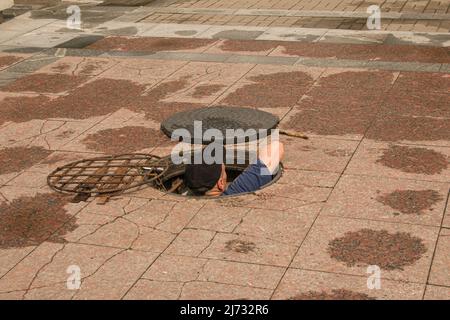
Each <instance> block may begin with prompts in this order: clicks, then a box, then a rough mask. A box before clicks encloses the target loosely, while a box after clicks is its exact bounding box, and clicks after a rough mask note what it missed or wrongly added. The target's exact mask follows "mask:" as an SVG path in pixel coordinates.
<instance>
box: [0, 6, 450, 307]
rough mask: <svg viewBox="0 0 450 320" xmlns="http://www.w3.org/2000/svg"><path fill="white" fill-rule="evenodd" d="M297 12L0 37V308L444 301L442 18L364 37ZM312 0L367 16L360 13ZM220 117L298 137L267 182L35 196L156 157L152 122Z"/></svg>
mask: <svg viewBox="0 0 450 320" xmlns="http://www.w3.org/2000/svg"><path fill="white" fill-rule="evenodd" d="M333 1H334V2H333ZM306 2H310V3H315V6H312V5H311V6H310V7H308V6H307V5H306V4H305V1H294V0H289V1H285V2H280V3H279V5H276V6H274V7H270V6H269V4H270V3H269V1H263V0H255V1H219V2H216V4H213V3H212V2H207V1H188V2H186V1H161V0H159V1H154V2H150V3H149V4H147V5H145V6H142V7H117V8H116V9H114V7H107V6H94V5H93V4H89V3H87V4H82V5H81V8H82V12H84V13H85V15H84V17H85V18H83V21H82V22H83V28H82V30H79V31H74V30H71V29H67V28H66V27H65V26H66V25H65V19H66V16H65V15H64V9H65V7H66V6H67V5H69V3H66V2H63V4H61V5H58V6H57V7H56V8H54V10H53V11H51V10H49V9H45V8H44V9H41V10H35V11H32V12H29V13H25V14H23V15H21V16H18V17H16V18H15V19H12V20H10V21H7V22H4V23H1V24H0V111H1V113H0V164H1V167H0V230H1V234H0V299H315V298H317V299H344V298H350V299H445V300H448V299H449V298H450V273H449V272H448V266H449V264H450V256H449V254H448V252H449V248H450V240H449V239H450V237H449V236H450V231H449V230H450V203H449V191H450V99H449V93H450V51H449V45H450V36H449V34H448V21H450V17H449V12H448V7H445V5H443V2H440V3H437V4H436V3H435V2H433V1H430V3H429V4H428V6H427V7H426V8H425V7H420V6H411V5H410V4H409V2H410V1H406V2H407V5H405V6H402V7H398V6H395V5H392V6H388V3H387V2H386V3H384V4H383V5H384V6H386V9H388V8H389V14H388V18H389V21H388V23H387V26H386V27H385V28H383V30H380V31H375V30H372V31H368V30H364V28H363V26H360V22H358V21H350V22H349V21H344V22H343V21H340V22H339V27H337V26H336V25H335V24H336V21H334V22H333V23H330V21H329V18H330V17H331V16H330V14H331V13H332V12H333V9H330V7H329V6H325V7H322V6H321V5H324V4H323V3H322V4H320V1H312V2H311V1H306ZM375 2H376V1H375ZM380 2H382V1H380ZM326 3H330V4H333V3H334V4H336V5H335V7H334V8H335V9H334V12H335V13H337V12H339V14H340V16H341V17H343V18H346V19H350V18H351V19H354V20H355V19H356V20H357V19H362V18H363V17H364V14H365V13H364V12H365V9H364V8H365V7H364V5H365V4H366V2H364V1H362V2H361V3H358V5H355V4H352V1H347V0H342V1H337V0H329V1H327V2H326ZM268 6H269V7H268ZM433 8H434V9H433ZM288 9H291V11H292V12H291V15H292V16H295V15H297V16H298V17H297V20H299V19H300V18H299V17H306V18H308V19H309V20H307V19H306V20H305V19H303V18H302V19H300V20H301V21H300V20H299V22H293V23H291V22H292V20H289V19H286V15H287V14H288V12H286V11H289V10H288ZM208 10H209V11H208ZM276 10H277V11H276ZM430 10H434V12H430ZM275 11H276V12H275ZM294 11H295V12H294ZM402 15H403V16H402ZM408 15H409V16H408ZM269 16H271V17H273V19H272V18H270V19H268V18H267V17H269ZM224 17H225V18H224ZM402 17H403V18H402ZM405 17H407V19H410V20H411V19H412V20H414V21H415V20H417V23H415V24H413V25H414V27H411V23H410V22H408V21H404V20H405V19H406V18H405ZM229 18H230V19H229ZM313 18H314V19H316V20H317V19H319V18H320V19H319V20H320V21H319V20H317V21H316V20H314V19H313ZM424 19H428V20H427V21H429V22H432V23H429V24H427V23H422V22H423V20H424ZM297 20H296V21H297ZM313 20H314V21H313ZM391 20H393V21H394V22H392V21H391ZM269 21H272V22H270V23H269ZM436 21H438V22H439V23H435V22H436ZM313 22H314V23H313ZM399 25H400V26H401V25H403V26H409V27H408V28H406V29H402V28H400V27H398V26H399ZM354 26H356V27H358V26H359V29H358V28H356V27H355V28H353V27H354ZM220 104H226V105H230V106H239V107H249V108H256V109H259V110H263V111H267V112H270V113H273V114H275V115H277V116H278V117H280V119H281V122H280V125H279V126H280V128H283V129H293V130H300V131H302V132H305V133H306V134H307V135H308V136H309V139H308V140H302V139H298V138H295V137H286V136H282V137H281V139H282V141H283V142H284V144H285V149H286V155H285V159H284V161H283V165H284V168H285V170H284V172H283V174H282V176H281V178H280V179H279V180H278V181H277V182H276V183H274V184H272V185H270V186H268V187H267V188H264V189H262V190H260V191H258V192H256V193H253V194H246V195H243V196H239V197H231V198H224V199H192V198H185V197H179V196H174V195H170V194H166V193H163V192H160V191H158V190H156V189H153V188H151V187H145V188H140V189H139V190H135V191H132V192H127V193H124V194H121V195H119V196H115V197H112V198H111V199H110V200H109V202H107V203H105V204H101V203H99V201H97V199H92V198H91V199H88V200H87V201H86V202H83V201H81V202H79V203H72V202H71V198H72V197H71V196H67V195H59V194H57V193H55V192H54V191H53V190H51V189H50V188H49V187H48V186H47V175H48V174H49V173H50V172H52V171H53V170H54V169H56V168H57V167H60V166H62V165H64V164H67V163H69V162H72V161H76V160H80V159H84V158H92V157H96V156H99V155H104V154H111V153H115V154H119V153H129V152H136V153H151V154H155V155H160V156H163V155H168V154H169V153H170V150H171V148H172V147H173V146H174V143H173V142H171V141H170V139H169V138H167V137H166V136H164V135H163V134H161V133H160V131H159V128H160V123H161V121H162V120H163V119H165V118H166V117H168V116H170V115H172V114H174V113H176V112H179V111H185V110H193V109H196V108H204V107H210V106H214V105H220ZM370 265H378V266H380V276H381V288H380V289H369V288H368V287H367V279H368V276H369V275H368V273H367V270H368V269H367V268H368V266H370ZM73 266H76V267H77V268H79V270H80V277H81V287H80V288H79V289H76V290H71V289H70V288H69V287H70V284H71V282H70V281H72V280H73V278H72V277H71V276H72V275H73V274H72V273H71V272H72V271H71V270H73ZM71 279H72V280H71ZM68 285H69V287H68Z"/></svg>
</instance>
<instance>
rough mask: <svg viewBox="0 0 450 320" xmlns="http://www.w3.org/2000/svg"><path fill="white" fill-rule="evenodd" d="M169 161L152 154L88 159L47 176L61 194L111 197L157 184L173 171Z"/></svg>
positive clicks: (67, 165) (48, 181) (73, 163)
mask: <svg viewBox="0 0 450 320" xmlns="http://www.w3.org/2000/svg"><path fill="white" fill-rule="evenodd" d="M169 165H170V157H169V158H167V157H166V158H159V157H156V156H152V155H148V154H121V155H114V156H105V157H98V158H91V159H84V160H79V161H75V162H72V163H69V164H66V165H64V166H62V167H59V168H57V169H56V170H55V171H53V172H52V173H50V174H49V175H48V177H47V183H48V185H49V186H50V187H51V188H52V189H54V190H56V191H59V192H69V193H77V194H90V195H95V194H98V195H100V194H107V193H116V192H122V191H125V190H128V189H131V188H135V187H138V186H140V185H143V184H146V183H150V182H154V181H155V180H157V179H159V178H160V177H161V176H162V175H163V174H164V173H165V172H166V171H167V169H168V168H169Z"/></svg>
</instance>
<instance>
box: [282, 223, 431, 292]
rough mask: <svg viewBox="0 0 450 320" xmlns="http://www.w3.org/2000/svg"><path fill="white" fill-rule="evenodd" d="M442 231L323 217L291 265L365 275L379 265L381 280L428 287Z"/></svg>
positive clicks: (315, 225)
mask: <svg viewBox="0 0 450 320" xmlns="http://www.w3.org/2000/svg"><path fill="white" fill-rule="evenodd" d="M438 231H439V228H437V227H428V226H417V225H406V224H397V223H386V222H377V221H369V220H360V219H344V218H336V217H325V216H320V217H319V218H318V219H317V220H316V222H315V223H314V226H313V228H312V229H311V231H310V232H309V234H308V236H307V238H306V239H305V241H304V242H303V244H302V246H301V247H300V249H299V251H298V253H297V254H296V256H295V258H294V260H293V262H292V264H291V265H290V266H291V267H293V268H301V269H308V270H317V271H325V272H331V273H336V274H348V275H359V276H364V275H366V274H367V270H368V269H367V268H368V266H370V265H375V266H378V267H379V269H380V272H381V279H390V280H400V281H408V282H416V283H422V284H424V283H426V281H427V276H428V271H429V268H430V264H431V259H432V256H433V251H434V248H435V245H436V240H437V236H438ZM381 238H384V240H381ZM400 238H404V239H405V240H400ZM356 239H358V240H356ZM397 239H398V240H397ZM407 239H408V240H407ZM352 241H353V243H354V244H355V247H354V248H353V249H352V250H350V251H347V250H346V249H344V248H345V247H346V246H347V245H349V243H350V242H352ZM355 241H356V242H355ZM396 241H400V243H399V244H398V245H400V246H402V249H398V251H397V249H395V251H396V252H397V254H398V255H399V256H398V258H396V257H397V254H394V251H393V249H392V247H391V245H393V242H396ZM382 243H384V244H385V245H386V247H385V248H384V245H383V244H382ZM388 243H390V244H388ZM371 245H374V246H375V247H378V251H377V252H374V251H372V250H371V249H369V248H370V246H371ZM360 246H361V247H360ZM366 246H367V247H366ZM381 246H383V249H382V247H381ZM341 249H342V250H341ZM360 250H361V251H360ZM384 250H386V251H384ZM382 252H383V253H382ZM400 252H401V253H400ZM347 253H348V254H347ZM398 261H401V262H398Z"/></svg>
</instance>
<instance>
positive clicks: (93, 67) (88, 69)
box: [39, 57, 119, 76]
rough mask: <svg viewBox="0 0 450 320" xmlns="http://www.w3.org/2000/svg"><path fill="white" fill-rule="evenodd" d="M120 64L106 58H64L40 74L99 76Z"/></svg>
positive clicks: (42, 70)
mask: <svg viewBox="0 0 450 320" xmlns="http://www.w3.org/2000/svg"><path fill="white" fill-rule="evenodd" d="M118 63H119V61H116V60H113V59H106V58H90V57H64V58H61V59H59V60H58V61H56V62H53V63H50V64H49V65H47V66H45V67H43V68H41V69H39V72H41V73H53V74H67V75H72V76H98V75H100V74H102V73H104V72H105V71H107V70H108V69H110V68H111V67H113V66H115V65H117V64H118Z"/></svg>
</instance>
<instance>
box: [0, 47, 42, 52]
mask: <svg viewBox="0 0 450 320" xmlns="http://www.w3.org/2000/svg"><path fill="white" fill-rule="evenodd" d="M45 49H46V48H39V47H5V49H2V50H1V51H3V52H8V53H38V52H41V51H44V50H45Z"/></svg>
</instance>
